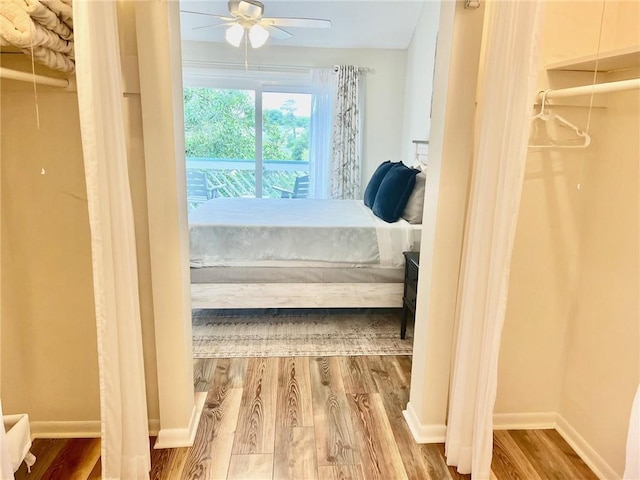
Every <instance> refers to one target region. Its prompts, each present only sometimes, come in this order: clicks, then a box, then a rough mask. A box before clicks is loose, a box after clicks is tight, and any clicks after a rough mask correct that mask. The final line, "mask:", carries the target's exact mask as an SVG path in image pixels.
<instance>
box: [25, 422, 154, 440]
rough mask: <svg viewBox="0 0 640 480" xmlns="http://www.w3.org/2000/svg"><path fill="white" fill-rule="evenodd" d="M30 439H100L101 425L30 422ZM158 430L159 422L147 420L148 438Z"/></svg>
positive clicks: (95, 423) (97, 423)
mask: <svg viewBox="0 0 640 480" xmlns="http://www.w3.org/2000/svg"><path fill="white" fill-rule="evenodd" d="M29 428H30V430H31V438H32V439H36V438H100V436H101V434H102V431H101V423H100V421H98V420H90V421H84V422H30V423H29ZM159 430H160V420H154V419H151V420H149V436H151V437H155V436H157V435H158V431H159Z"/></svg>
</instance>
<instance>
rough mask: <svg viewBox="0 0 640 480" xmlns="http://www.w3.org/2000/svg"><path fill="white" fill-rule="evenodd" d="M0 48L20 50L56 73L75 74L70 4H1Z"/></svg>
mask: <svg viewBox="0 0 640 480" xmlns="http://www.w3.org/2000/svg"><path fill="white" fill-rule="evenodd" d="M0 44H2V45H12V46H15V47H18V48H19V49H20V50H22V51H23V52H24V53H26V54H27V55H32V56H33V58H34V59H35V60H36V61H37V62H38V63H42V64H43V65H45V66H47V67H49V68H52V69H54V70H60V71H62V72H69V73H71V72H73V71H74V69H75V62H74V54H73V20H72V9H71V0H2V1H0Z"/></svg>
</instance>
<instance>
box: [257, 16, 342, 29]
mask: <svg viewBox="0 0 640 480" xmlns="http://www.w3.org/2000/svg"><path fill="white" fill-rule="evenodd" d="M262 23H264V24H265V25H271V26H274V27H300V28H331V20H323V19H320V18H284V17H278V18H263V19H262Z"/></svg>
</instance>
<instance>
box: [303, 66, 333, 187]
mask: <svg viewBox="0 0 640 480" xmlns="http://www.w3.org/2000/svg"><path fill="white" fill-rule="evenodd" d="M311 83H312V87H311V88H312V90H311V120H310V126H309V176H310V177H311V195H310V196H311V198H329V162H330V160H331V145H332V138H333V101H334V96H335V77H334V76H333V69H332V68H314V69H312V70H311Z"/></svg>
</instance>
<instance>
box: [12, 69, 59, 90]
mask: <svg viewBox="0 0 640 480" xmlns="http://www.w3.org/2000/svg"><path fill="white" fill-rule="evenodd" d="M0 78H7V79H9V80H18V81H19V82H33V81H35V82H36V83H39V84H40V85H49V86H51V87H63V88H64V87H68V86H69V80H66V79H64V78H53V77H45V76H44V75H35V74H32V73H29V72H20V71H18V70H11V69H10V68H4V67H0Z"/></svg>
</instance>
